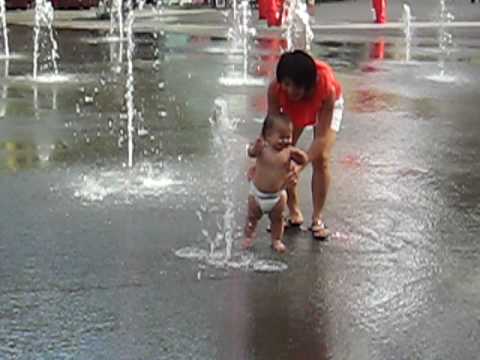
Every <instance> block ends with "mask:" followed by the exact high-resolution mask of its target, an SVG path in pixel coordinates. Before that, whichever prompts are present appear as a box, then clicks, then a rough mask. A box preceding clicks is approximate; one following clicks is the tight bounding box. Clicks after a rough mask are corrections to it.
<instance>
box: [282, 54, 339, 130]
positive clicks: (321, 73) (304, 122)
mask: <svg viewBox="0 0 480 360" xmlns="http://www.w3.org/2000/svg"><path fill="white" fill-rule="evenodd" d="M315 65H316V66H317V84H316V86H315V91H314V93H313V95H312V96H311V97H309V98H308V99H301V100H299V101H293V100H290V99H289V98H288V95H287V92H286V91H284V90H283V89H282V87H281V86H280V84H278V83H277V84H276V89H275V90H276V91H275V92H276V95H277V99H278V103H279V104H280V111H281V112H282V113H284V114H286V115H287V116H288V117H289V118H290V120H291V121H292V123H293V126H294V127H296V128H303V127H305V126H308V125H314V124H315V122H316V121H317V113H318V112H319V111H320V110H321V109H322V104H323V102H324V101H325V99H328V98H329V97H330V96H331V94H330V92H331V89H332V87H334V88H335V95H336V98H337V99H339V98H340V97H341V96H342V86H341V85H340V83H339V82H338V81H337V79H335V75H334V74H333V70H332V68H331V67H330V66H329V65H328V64H326V63H324V62H322V61H318V60H316V61H315Z"/></svg>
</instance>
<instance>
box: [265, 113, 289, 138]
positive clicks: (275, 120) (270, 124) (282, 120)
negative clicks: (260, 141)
mask: <svg viewBox="0 0 480 360" xmlns="http://www.w3.org/2000/svg"><path fill="white" fill-rule="evenodd" d="M276 124H286V125H288V126H291V124H292V123H291V122H290V119H289V118H288V117H286V116H285V115H267V116H266V117H265V120H263V126H262V137H263V138H264V139H265V138H266V137H267V135H268V134H269V133H270V131H272V129H273V128H274V127H275V125H276Z"/></svg>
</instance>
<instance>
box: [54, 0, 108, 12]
mask: <svg viewBox="0 0 480 360" xmlns="http://www.w3.org/2000/svg"><path fill="white" fill-rule="evenodd" d="M51 2H52V5H53V8H54V9H55V10H57V9H71V10H73V9H90V8H91V7H97V6H98V2H99V0H51Z"/></svg>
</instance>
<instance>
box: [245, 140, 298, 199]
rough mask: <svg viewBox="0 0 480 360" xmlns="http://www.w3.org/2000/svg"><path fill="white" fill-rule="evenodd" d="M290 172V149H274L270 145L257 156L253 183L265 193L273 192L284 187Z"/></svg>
mask: <svg viewBox="0 0 480 360" xmlns="http://www.w3.org/2000/svg"><path fill="white" fill-rule="evenodd" d="M289 172H290V149H289V148H286V149H283V150H281V151H276V150H274V149H272V148H270V147H267V148H265V149H264V150H263V152H262V155H261V156H260V157H258V158H257V161H256V165H255V176H254V178H253V183H254V184H255V187H256V188H257V189H258V190H260V191H262V192H266V193H274V192H278V191H280V190H283V189H284V188H285V184H286V182H287V177H288V174H289Z"/></svg>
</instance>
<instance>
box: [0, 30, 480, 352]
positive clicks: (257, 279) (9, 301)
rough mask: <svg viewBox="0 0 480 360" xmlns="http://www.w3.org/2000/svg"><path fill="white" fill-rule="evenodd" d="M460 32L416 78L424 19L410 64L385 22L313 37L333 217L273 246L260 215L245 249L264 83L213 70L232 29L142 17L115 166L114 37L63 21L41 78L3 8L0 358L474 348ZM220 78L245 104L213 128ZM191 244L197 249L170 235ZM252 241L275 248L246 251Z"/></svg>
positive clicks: (479, 275) (471, 173) (470, 133)
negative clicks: (325, 73) (132, 113)
mask: <svg viewBox="0 0 480 360" xmlns="http://www.w3.org/2000/svg"><path fill="white" fill-rule="evenodd" d="M475 34H477V35H478V32H477V33H476V32H472V31H470V32H469V33H468V34H466V33H464V32H462V31H460V30H457V32H454V33H453V35H454V39H455V44H456V45H455V49H454V51H453V52H452V55H451V58H450V60H451V61H449V62H447V73H448V74H449V75H450V76H452V77H453V79H454V81H453V82H451V83H443V82H438V81H432V80H429V78H432V75H436V74H438V72H439V69H438V67H437V58H438V56H439V53H438V49H437V45H436V36H435V34H434V33H432V32H428V31H426V32H423V33H421V34H417V37H416V38H414V40H413V43H412V57H411V59H410V61H409V62H405V61H404V60H405V44H404V42H403V38H402V37H401V36H400V34H396V35H395V34H392V35H389V36H384V37H380V38H376V37H371V36H368V35H362V36H359V35H358V34H350V36H348V34H347V35H345V34H342V35H341V36H338V35H336V34H325V35H324V36H323V37H321V36H317V41H316V43H315V44H314V46H313V49H312V52H313V54H314V55H316V56H318V57H321V58H324V59H326V60H328V61H329V62H331V64H332V66H333V67H334V68H335V70H336V71H337V74H338V77H339V79H340V80H341V81H342V83H343V86H344V89H345V99H346V104H347V105H346V106H347V108H346V114H345V117H344V122H343V126H342V131H341V133H340V134H339V137H338V142H337V145H336V147H335V153H334V159H333V184H332V188H331V192H330V196H329V200H328V205H327V208H326V212H325V219H326V221H327V222H328V224H329V226H330V228H331V229H332V232H333V236H332V237H331V238H330V240H329V241H328V242H322V243H318V242H315V241H312V239H311V238H310V236H309V233H308V232H306V231H292V230H289V231H288V232H287V234H286V239H285V242H286V245H287V246H288V249H289V251H288V253H287V254H286V255H284V256H277V255H275V254H273V253H272V252H271V250H270V248H269V241H268V234H267V233H266V231H259V236H258V239H257V241H256V244H255V249H254V251H253V252H252V253H247V254H245V253H243V252H242V251H241V250H240V248H239V243H240V241H241V234H240V231H241V227H242V225H243V218H244V212H245V199H246V194H247V191H248V185H247V183H246V181H245V180H244V170H245V169H246V167H247V165H248V164H247V162H246V159H245V155H244V146H245V143H247V142H248V141H250V140H251V139H253V138H254V137H255V136H256V135H257V134H258V132H259V128H260V124H259V121H261V118H262V116H263V114H264V111H265V98H264V92H265V89H264V87H262V86H254V87H224V86H222V85H220V84H219V82H218V79H219V78H220V77H221V76H224V75H228V74H229V73H230V72H231V71H232V69H233V70H238V69H239V68H241V63H242V62H241V58H239V57H238V56H236V55H232V54H229V55H225V53H224V50H225V49H226V47H227V44H226V42H224V41H221V40H218V39H215V38H214V39H212V38H208V37H201V36H186V35H180V34H171V33H166V34H155V35H153V34H152V33H149V32H145V33H142V32H140V33H138V34H136V39H135V40H136V45H137V48H136V52H135V62H134V76H135V105H136V108H137V110H138V111H139V112H140V114H139V115H138V116H137V118H136V125H135V126H136V128H135V130H136V131H135V137H134V144H135V150H134V161H135V166H134V168H133V169H128V168H126V166H125V164H126V162H127V139H126V137H127V135H126V134H127V129H126V116H125V115H124V114H125V112H126V109H125V101H124V94H125V70H126V64H125V63H126V58H123V62H122V63H121V64H120V63H119V60H118V52H119V44H118V43H105V42H102V41H100V40H98V38H99V37H100V35H101V34H99V33H97V32H94V31H87V32H80V31H58V41H59V44H60V45H59V49H60V56H61V57H60V69H61V72H62V73H63V74H69V75H74V76H73V78H72V80H70V81H69V82H67V83H61V84H34V83H32V82H31V81H29V80H28V79H25V75H26V74H29V73H30V72H31V69H32V62H31V55H30V54H31V51H32V46H31V43H30V41H31V32H30V31H29V30H27V28H24V27H15V28H11V30H10V36H11V39H13V40H12V44H13V46H12V48H13V50H14V51H15V52H16V53H18V54H21V55H24V57H23V58H20V59H17V60H11V61H10V62H9V63H8V77H7V78H5V77H2V78H1V85H0V94H2V96H1V98H0V194H1V199H2V207H1V215H2V225H1V227H0V256H1V261H0V276H1V282H0V358H5V359H10V358H18V359H38V358H48V359H49V358H55V359H56V358H74V359H302V360H303V359H378V360H380V359H382V360H383V359H472V360H473V359H478V354H479V353H480V345H479V341H478V339H479V335H480V300H479V299H480V267H479V265H478V264H479V256H480V246H479V245H478V241H477V238H478V234H479V228H480V225H479V224H480V207H479V203H480V201H479V200H480V188H479V186H478V184H479V180H480V179H479V175H478V174H479V173H480V165H479V164H478V161H477V158H478V152H479V151H480V145H479V142H478V137H479V135H480V125H479V123H478V104H477V99H478V98H479V96H480V88H479V87H478V83H479V77H480V72H479V71H478V69H479V66H480V61H479V59H480V44H479V42H478V40H477V39H478V38H479V37H478V36H477V35H475ZM280 45H281V41H279V39H276V38H263V39H259V41H258V42H257V43H256V44H255V46H254V50H253V53H252V54H251V58H250V68H249V75H250V76H254V77H256V78H263V79H265V80H267V79H268V78H269V77H271V76H272V74H273V70H274V64H275V61H276V59H277V55H278V53H279V51H280V49H279V46H280ZM0 66H2V67H3V68H2V69H1V70H2V71H1V74H5V66H6V62H5V61H2V62H0ZM219 97H220V98H222V99H223V100H225V101H226V103H227V104H228V107H229V111H230V114H229V118H230V119H233V118H235V119H237V120H238V125H237V127H236V128H234V129H233V130H231V132H230V133H229V134H228V136H229V137H228V139H229V140H230V141H228V142H226V143H221V144H220V147H219V144H218V142H216V141H215V135H216V130H215V129H212V126H211V124H210V121H209V117H210V115H211V112H212V108H213V106H214V100H215V99H217V98H219ZM310 138H311V131H307V132H306V133H305V134H304V135H303V139H302V141H301V143H300V145H301V146H302V147H307V146H308V141H309V139H310ZM221 146H224V148H222V147H221ZM219 154H220V155H219ZM227 160H228V161H227ZM223 174H228V175H229V177H230V183H233V184H234V186H233V188H232V192H231V193H229V196H231V199H232V200H233V204H234V208H233V209H230V210H233V214H234V221H233V224H234V228H233V237H234V239H235V244H234V249H233V255H234V256H233V258H234V260H235V261H233V262H232V263H231V264H227V265H225V266H221V265H222V264H221V263H220V264H218V263H215V262H212V261H209V259H206V258H203V257H202V256H200V255H201V254H200V252H201V251H204V252H207V253H208V251H209V249H210V247H211V246H214V247H215V249H216V250H217V251H218V252H220V253H222V252H223V251H224V250H225V244H224V242H223V241H222V240H221V239H220V240H219V241H213V238H214V237H215V234H217V233H220V234H221V233H222V231H223V228H222V222H221V221H222V217H223V215H224V213H225V212H226V210H227V209H225V206H226V205H228V204H227V203H225V201H224V198H225V196H226V189H225V184H226V183H225V179H224V176H223ZM309 175H310V170H309V169H308V170H306V171H305V173H304V174H303V175H302V178H301V199H302V208H303V210H304V213H305V216H306V217H307V218H308V216H309V215H310V213H311V204H310V200H309ZM265 227H266V221H265V220H263V222H262V225H261V226H260V229H262V228H265ZM185 248H188V249H191V252H192V254H191V255H192V256H190V257H191V258H190V259H185V258H180V257H178V256H176V255H175V253H176V252H177V251H178V250H179V249H185ZM195 252H196V253H195ZM210 260H211V259H210ZM265 260H270V261H276V263H274V264H281V265H287V266H288V268H287V269H286V270H284V269H283V268H280V267H276V268H273V270H282V271H277V272H271V273H264V272H256V271H254V270H255V268H254V266H253V265H254V264H257V263H258V262H260V261H265ZM252 264H253V265H252Z"/></svg>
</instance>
